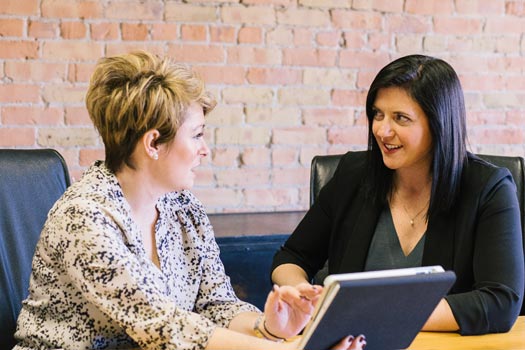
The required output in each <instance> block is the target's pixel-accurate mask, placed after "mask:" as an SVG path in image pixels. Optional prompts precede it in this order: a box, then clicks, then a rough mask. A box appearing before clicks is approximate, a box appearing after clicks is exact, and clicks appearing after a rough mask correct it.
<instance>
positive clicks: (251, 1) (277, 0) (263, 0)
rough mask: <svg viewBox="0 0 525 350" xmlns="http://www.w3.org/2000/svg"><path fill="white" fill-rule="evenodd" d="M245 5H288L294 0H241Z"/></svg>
mask: <svg viewBox="0 0 525 350" xmlns="http://www.w3.org/2000/svg"><path fill="white" fill-rule="evenodd" d="M242 3H243V4H247V5H281V6H288V5H292V4H293V3H295V0H242Z"/></svg>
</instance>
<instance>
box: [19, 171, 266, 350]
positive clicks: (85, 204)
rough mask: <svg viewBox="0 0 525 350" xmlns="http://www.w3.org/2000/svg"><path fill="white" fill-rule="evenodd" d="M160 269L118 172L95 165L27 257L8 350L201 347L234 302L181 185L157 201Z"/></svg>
mask: <svg viewBox="0 0 525 350" xmlns="http://www.w3.org/2000/svg"><path fill="white" fill-rule="evenodd" d="M157 209H158V211H159V220H158V222H157V225H156V239H157V250H158V255H159V260H160V270H159V268H157V267H156V266H155V265H154V264H153V263H152V262H151V260H149V259H148V257H147V256H146V253H145V250H144V246H143V243H142V237H141V234H140V232H139V230H138V227H137V226H136V224H135V223H134V222H133V220H132V219H131V215H130V214H131V208H130V207H129V204H128V203H127V202H126V200H125V199H124V196H123V194H122V191H121V189H120V186H119V184H118V182H117V179H116V177H115V176H114V175H113V174H112V173H110V172H109V171H108V170H107V168H106V167H105V166H104V164H103V163H102V162H96V163H95V164H94V165H93V166H92V167H91V168H90V169H89V170H88V171H87V172H86V174H85V175H84V177H83V178H82V179H81V180H80V181H78V182H76V183H75V184H73V185H72V186H71V187H70V188H69V189H68V190H67V191H66V193H65V194H64V195H63V196H62V198H61V199H60V200H59V201H58V202H57V203H56V204H55V206H54V207H53V208H52V209H51V211H50V214H49V217H48V220H47V222H46V224H45V226H44V229H43V231H42V235H41V238H40V241H39V242H38V244H37V248H36V252H35V257H34V259H33V272H32V275H31V281H30V294H29V297H28V298H27V300H25V301H24V304H23V308H22V311H21V313H20V316H19V318H18V328H17V333H16V337H17V338H18V339H19V344H18V345H17V347H15V349H17V350H21V349H48V348H53V349H55V348H64V349H123V348H130V347H137V346H140V347H142V348H144V349H202V348H204V347H205V346H206V344H207V342H208V339H209V337H210V335H211V334H212V332H213V330H214V329H215V327H217V326H224V327H225V326H227V325H228V324H229V322H230V321H231V319H232V318H233V317H235V316H236V315H237V314H239V313H241V312H245V311H256V312H259V310H258V309H257V308H256V307H254V306H252V305H250V304H247V303H244V302H242V301H240V300H239V299H238V298H237V297H236V296H235V293H234V292H233V289H232V287H231V284H230V280H229V278H228V277H227V276H226V275H225V273H224V267H223V265H222V263H221V261H220V259H219V249H218V246H217V244H216V242H215V239H214V237H213V229H212V227H211V225H210V222H209V220H208V217H207V216H206V213H205V212H204V209H203V207H202V205H201V204H200V202H199V201H198V200H197V199H196V198H195V197H194V196H193V195H192V194H191V193H190V192H188V191H182V192H179V193H175V192H174V193H170V194H168V195H166V196H165V197H163V198H162V199H161V200H159V202H158V203H157Z"/></svg>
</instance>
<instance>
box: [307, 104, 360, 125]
mask: <svg viewBox="0 0 525 350" xmlns="http://www.w3.org/2000/svg"><path fill="white" fill-rule="evenodd" d="M303 119H304V124H305V125H310V126H332V125H338V126H345V125H346V126H348V125H352V124H354V111H353V109H351V108H343V109H336V108H309V109H305V110H304V112H303Z"/></svg>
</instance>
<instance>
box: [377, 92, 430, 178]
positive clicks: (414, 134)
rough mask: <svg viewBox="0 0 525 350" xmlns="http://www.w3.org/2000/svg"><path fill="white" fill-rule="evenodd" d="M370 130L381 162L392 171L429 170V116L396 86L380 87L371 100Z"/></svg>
mask: <svg viewBox="0 0 525 350" xmlns="http://www.w3.org/2000/svg"><path fill="white" fill-rule="evenodd" d="M374 111H375V114H374V119H373V121H372V132H373V133H374V136H375V139H376V141H377V144H378V145H379V148H380V149H381V153H382V155H383V162H384V163H385V165H386V166H387V167H388V168H390V169H392V170H401V169H423V170H427V171H428V170H429V169H430V164H431V162H432V134H431V132H430V126H429V123H428V118H427V116H426V115H425V113H424V112H423V110H422V109H421V107H420V106H419V104H418V103H417V102H416V101H414V100H413V99H412V98H411V97H410V96H409V95H408V93H407V92H406V91H405V90H404V89H402V88H399V87H389V88H383V89H380V90H379V91H378V92H377V96H376V99H375V103H374Z"/></svg>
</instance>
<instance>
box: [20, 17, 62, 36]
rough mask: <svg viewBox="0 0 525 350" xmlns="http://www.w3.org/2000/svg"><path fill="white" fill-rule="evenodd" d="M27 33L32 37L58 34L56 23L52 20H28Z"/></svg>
mask: <svg viewBox="0 0 525 350" xmlns="http://www.w3.org/2000/svg"><path fill="white" fill-rule="evenodd" d="M27 34H28V36H29V37H32V38H39V39H43V38H47V39H50V38H56V37H57V36H58V25H57V23H53V22H42V21H30V22H29V25H28V29H27Z"/></svg>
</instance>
